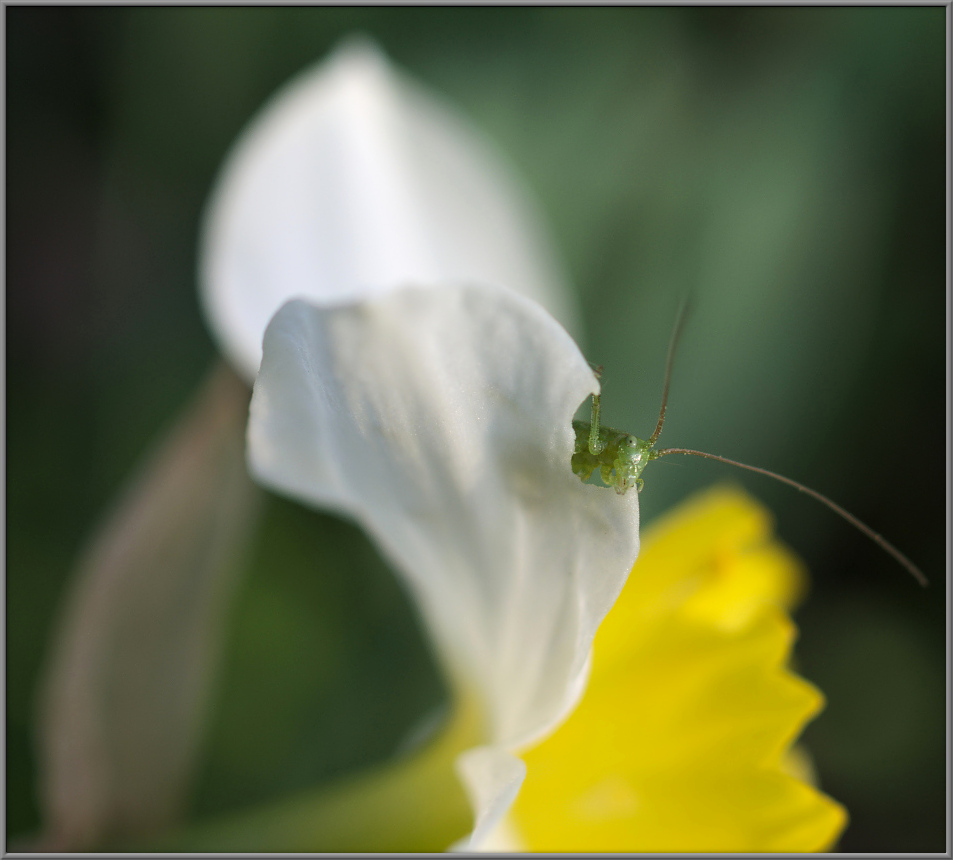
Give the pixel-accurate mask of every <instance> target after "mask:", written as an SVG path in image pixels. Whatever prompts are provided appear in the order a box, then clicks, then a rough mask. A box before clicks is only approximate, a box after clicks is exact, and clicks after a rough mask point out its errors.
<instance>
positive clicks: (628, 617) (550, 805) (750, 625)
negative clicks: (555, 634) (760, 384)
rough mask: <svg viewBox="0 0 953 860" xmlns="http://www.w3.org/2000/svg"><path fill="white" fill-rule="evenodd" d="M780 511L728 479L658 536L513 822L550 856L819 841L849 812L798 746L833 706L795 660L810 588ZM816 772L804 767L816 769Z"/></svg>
mask: <svg viewBox="0 0 953 860" xmlns="http://www.w3.org/2000/svg"><path fill="white" fill-rule="evenodd" d="M770 529H771V523H770V518H769V516H768V515H767V513H766V512H765V511H764V510H763V509H762V508H761V507H760V506H758V505H757V504H755V503H754V502H753V501H752V500H751V499H749V498H748V497H747V496H745V495H744V494H742V493H740V492H738V491H736V490H729V489H719V490H716V491H713V492H710V493H707V494H705V495H704V496H702V497H700V498H698V499H696V500H695V501H694V502H692V503H690V504H688V505H685V506H682V507H681V508H680V509H678V510H677V511H676V512H674V513H673V514H672V515H670V516H669V517H667V518H665V520H664V521H662V522H660V523H658V524H657V525H656V526H655V527H654V528H652V529H649V530H646V532H644V533H643V544H642V554H641V556H640V558H639V561H638V562H637V564H636V565H635V567H634V568H633V571H632V575H631V576H630V578H629V582H628V584H627V585H626V587H625V590H624V591H623V593H622V595H621V597H620V598H619V601H618V603H617V605H616V607H615V608H614V609H613V610H612V612H611V613H609V616H608V618H607V619H606V621H605V622H604V623H603V626H602V627H601V628H600V630H599V633H598V635H597V637H596V642H595V648H594V656H593V669H592V676H591V679H590V684H589V688H588V689H587V691H586V694H585V697H584V698H583V700H582V702H581V703H580V705H579V707H578V709H577V710H576V711H575V712H574V713H573V714H572V716H571V717H570V718H569V720H568V721H567V722H566V723H565V724H564V725H563V726H561V727H560V728H559V729H558V730H557V731H556V732H555V733H554V734H553V735H552V736H551V737H549V738H548V739H546V740H545V741H544V742H543V743H541V744H540V745H538V746H537V747H535V748H534V749H532V750H530V751H529V752H527V753H525V754H524V756H523V757H524V758H525V760H526V764H527V770H528V773H527V777H526V782H525V783H524V785H523V788H522V790H521V791H520V793H519V796H518V797H517V801H516V804H515V806H514V809H513V818H512V822H513V825H514V826H515V828H516V830H517V831H518V833H519V835H520V837H521V838H522V839H523V841H524V844H525V845H526V847H527V848H529V849H531V850H536V851H680V852H695V851H732V852H736V851H818V850H823V849H824V848H827V847H829V846H830V845H831V844H833V842H834V840H835V839H836V838H837V836H838V834H839V833H840V832H841V830H842V829H843V827H844V825H845V824H846V813H845V811H844V809H843V808H842V807H841V806H839V805H838V804H837V803H835V802H834V801H832V800H831V799H830V798H828V797H826V796H825V795H823V794H821V793H820V792H818V791H817V790H816V789H815V788H813V787H812V786H810V785H809V784H807V783H806V782H805V780H804V779H803V778H798V772H797V770H796V769H795V765H796V761H795V755H796V754H792V751H791V745H792V744H793V742H794V741H795V739H796V738H797V736H798V735H799V733H800V732H801V729H802V728H803V726H804V724H805V723H806V722H807V720H809V719H810V718H811V717H813V716H814V715H816V714H817V712H818V711H819V710H820V709H821V708H822V707H823V698H822V696H821V694H820V693H819V691H817V690H816V689H815V688H814V687H812V686H811V685H810V684H808V683H807V682H805V681H804V680H802V679H801V678H798V677H797V676H796V675H794V674H792V673H791V672H790V671H788V670H787V669H786V668H785V664H786V662H787V659H788V656H789V654H790V649H791V644H792V642H793V640H794V635H795V629H794V626H793V624H792V623H791V622H790V620H788V618H787V616H786V614H785V611H784V610H785V609H786V608H787V607H790V606H791V605H792V603H793V601H794V600H796V599H797V598H798V596H799V595H800V594H801V593H802V592H803V589H804V576H803V574H802V572H801V570H800V567H799V565H798V563H797V561H796V559H794V557H793V556H792V555H791V554H790V553H788V552H787V551H785V550H784V549H783V548H782V547H781V546H779V545H778V544H776V543H772V542H771V531H770ZM801 775H803V768H802V771H801Z"/></svg>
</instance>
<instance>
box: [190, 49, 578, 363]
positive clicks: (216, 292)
mask: <svg viewBox="0 0 953 860" xmlns="http://www.w3.org/2000/svg"><path fill="white" fill-rule="evenodd" d="M199 274H200V282H201V286H202V296H203V302H204V305H205V309H206V315H207V317H208V319H209V322H210V324H211V327H212V330H213V332H214V334H215V336H216V337H217V339H218V340H219V342H220V345H221V346H222V347H223V349H224V350H225V352H226V354H227V355H228V356H229V358H230V359H231V360H232V361H233V363H235V364H236V366H237V367H238V368H239V369H240V370H242V372H244V373H245V374H246V375H247V377H248V378H249V379H253V378H254V376H255V372H256V371H257V369H258V365H259V362H260V360H261V338H262V335H263V333H264V330H265V326H266V325H267V323H268V320H269V319H271V316H272V314H274V312H275V311H276V310H277V309H278V308H279V307H280V306H281V305H282V304H284V302H285V301H287V300H288V299H290V298H294V297H308V298H311V299H313V300H315V301H318V302H325V301H334V300H340V299H342V298H349V297H356V296H358V295H366V294H369V293H373V292H377V291H380V290H386V289H389V288H392V287H395V286H399V285H401V284H403V283H411V282H413V283H437V282H463V281H466V282H481V283H492V284H498V285H502V286H506V287H507V288H509V289H513V290H516V291H517V292H520V293H522V294H524V295H527V296H529V297H532V298H534V299H535V300H536V301H539V302H540V303H541V304H543V305H544V306H545V307H547V308H549V310H550V311H551V312H552V313H553V314H554V315H555V316H556V317H557V318H558V319H560V320H561V321H562V322H563V323H564V324H566V325H569V326H572V325H573V324H574V322H575V314H574V305H573V302H572V299H571V296H570V293H569V291H568V290H567V289H566V286H565V279H564V277H563V274H562V270H561V268H560V266H559V264H558V263H557V261H556V258H555V256H554V253H553V251H552V249H551V247H550V244H549V241H548V238H547V236H546V234H545V232H544V231H543V229H542V227H541V225H540V218H539V215H538V213H537V211H536V209H535V207H534V206H533V204H532V203H531V201H530V198H529V195H528V193H527V192H526V190H525V189H524V188H523V187H522V185H521V184H520V182H519V181H518V179H517V177H516V176H515V174H513V173H512V172H511V171H510V170H509V168H508V167H507V165H506V164H505V162H504V161H503V159H502V158H501V157H500V156H499V155H498V154H497V153H496V152H495V151H494V150H493V148H492V147H491V146H490V145H489V144H488V143H487V142H486V141H485V140H484V139H483V138H482V137H481V136H480V135H479V133H478V132H477V131H476V130H475V129H474V128H472V127H471V126H470V125H469V124H468V123H467V122H466V121H465V120H464V119H462V118H461V117H460V116H458V115H457V114H456V113H455V112H454V111H453V109H452V108H451V107H449V106H448V105H446V104H444V103H443V102H442V101H441V100H439V99H438V98H436V97H435V96H434V95H432V94H430V93H429V92H427V91H426V90H424V89H423V88H422V87H420V86H418V85H417V84H415V83H413V82H412V81H410V80H408V79H406V78H405V77H404V76H403V75H401V74H400V73H398V72H396V71H395V70H394V69H392V68H391V67H390V65H389V64H388V62H387V60H386V58H385V57H384V56H383V55H382V54H381V53H380V52H379V51H378V50H377V49H376V48H375V47H374V46H373V44H372V43H370V42H367V41H365V40H352V41H350V42H347V43H345V45H344V46H343V47H342V48H340V49H339V50H338V51H336V52H335V53H334V54H333V55H332V56H331V57H330V58H329V59H328V60H327V61H325V62H323V63H321V64H320V65H318V66H316V67H315V68H313V69H311V70H309V71H307V72H305V73H304V74H302V75H301V76H299V77H298V78H296V79H295V80H293V81H292V82H291V83H290V84H288V85H287V86H286V87H285V88H284V89H282V90H281V91H280V92H279V93H278V94H277V95H276V96H275V97H274V98H273V99H272V101H271V102H270V103H269V104H268V105H267V106H266V107H265V109H264V110H263V111H262V113H261V115H260V116H259V117H257V118H256V119H255V121H254V122H253V123H252V125H251V127H250V128H249V129H248V130H247V131H246V132H245V133H244V134H243V135H242V136H241V137H240V138H239V141H238V143H237V145H236V146H235V148H234V150H233V152H232V153H231V155H230V157H229V158H228V159H227V161H226V164H225V167H224V168H223V170H222V173H221V176H220V177H219V180H218V183H217V187H216V189H215V192H214V194H213V197H212V200H211V203H210V205H209V209H208V211H207V213H206V219H205V229H204V236H203V245H202V253H201V263H200V273H199Z"/></svg>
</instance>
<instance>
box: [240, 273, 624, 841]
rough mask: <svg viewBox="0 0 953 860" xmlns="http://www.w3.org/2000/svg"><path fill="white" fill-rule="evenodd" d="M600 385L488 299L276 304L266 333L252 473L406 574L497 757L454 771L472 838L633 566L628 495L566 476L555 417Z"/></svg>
mask: <svg viewBox="0 0 953 860" xmlns="http://www.w3.org/2000/svg"><path fill="white" fill-rule="evenodd" d="M597 390H598V383H597V381H596V379H595V377H594V376H593V374H592V371H591V369H590V368H589V366H588V364H587V363H586V361H585V359H584V358H583V356H582V354H581V353H580V352H579V349H578V347H577V346H576V344H575V343H574V342H573V340H572V339H571V338H570V337H569V335H568V334H567V333H566V332H565V330H564V329H563V328H562V327H560V326H559V324H558V323H556V322H555V320H553V319H552V317H550V316H549V314H547V313H546V312H545V311H544V310H543V309H542V308H540V307H539V306H538V305H536V304H535V303H533V302H530V301H528V300H526V299H523V298H522V297H520V296H517V295H516V294H514V293H512V292H510V291H506V290H501V289H495V288H490V287H454V286H442V287H434V288H418V287H415V288H406V289H400V290H392V291H389V292H387V293H383V294H381V295H379V296H375V297H373V298H370V299H365V300H362V301H354V302H348V303H343V304H341V305H338V306H324V307H320V306H315V305H311V304H309V303H306V302H303V301H293V302H290V303H289V304H287V305H285V306H284V307H283V308H282V309H281V310H280V311H279V312H278V313H277V314H276V315H275V317H274V319H273V321H272V322H271V324H270V325H269V327H268V330H267V333H266V335H265V342H264V359H263V362H262V367H261V371H260V373H259V376H258V381H257V383H256V385H255V391H254V395H253V397H252V404H251V418H250V423H249V431H248V443H249V463H250V466H251V468H252V471H253V473H254V474H255V475H256V476H257V477H258V478H259V479H260V480H261V481H262V482H263V483H265V484H267V485H269V486H271V487H273V488H275V489H277V490H279V491H281V492H285V493H288V494H291V495H293V496H295V497H297V498H299V499H301V500H302V501H305V502H308V503H311V504H313V505H317V506H320V507H332V508H335V509H338V510H340V511H342V512H345V513H347V514H350V515H351V516H353V517H354V518H355V519H356V520H357V521H358V522H359V523H361V525H362V526H363V527H364V528H365V529H366V530H367V531H368V533H369V534H371V535H372V536H373V537H374V538H375V539H376V541H377V542H378V544H379V545H380V546H381V548H382V550H383V551H384V553H385V554H386V555H387V556H388V558H389V559H390V561H391V562H392V564H393V565H394V567H395V568H396V569H397V571H398V572H399V573H400V574H401V575H403V577H404V578H405V580H406V582H407V585H408V587H409V588H410V590H411V592H412V594H413V596H414V597H415V599H416V602H417V605H418V606H419V608H420V611H421V614H422V616H423V619H424V622H425V624H426V626H427V627H428V629H429V631H430V633H431V635H432V637H433V639H434V641H435V643H436V646H437V649H436V651H437V655H438V657H439V659H441V660H442V661H443V662H444V666H445V669H446V671H447V674H448V677H449V678H450V680H451V682H452V683H454V684H455V687H456V692H457V694H458V696H459V697H460V698H463V699H472V698H474V697H475V698H476V700H477V703H478V705H479V706H480V707H481V708H482V710H483V713H484V716H485V719H486V732H485V735H486V743H487V745H488V746H490V747H494V748H495V750H494V751H493V752H490V753H488V752H482V753H481V754H480V756H478V757H477V758H478V759H479V761H477V760H475V759H470V762H471V763H470V764H469V765H467V764H464V763H463V762H461V765H462V767H463V772H464V774H465V775H466V776H467V778H468V782H469V786H468V787H469V790H470V791H471V796H473V797H475V798H476V799H477V800H479V802H480V805H481V808H478V809H477V810H476V812H477V816H478V820H481V816H482V820H483V821H485V823H486V827H487V829H489V827H490V826H491V825H492V824H493V820H492V819H494V818H496V817H498V815H499V814H501V813H502V812H503V811H505V807H506V806H508V800H507V799H506V798H507V797H508V798H509V799H511V788H512V786H513V779H514V778H515V777H514V772H513V771H512V768H511V767H510V768H508V767H507V766H505V764H504V763H503V762H504V761H505V760H504V759H501V756H503V755H505V754H506V753H508V752H512V751H516V750H518V749H519V748H520V747H521V746H522V745H524V744H527V743H529V742H530V741H532V740H534V739H536V738H538V737H540V736H541V735H542V734H544V733H546V732H547V731H548V730H550V729H551V728H552V727H553V726H555V725H556V724H557V723H558V722H559V721H560V720H561V719H562V718H563V717H564V716H565V715H566V713H567V712H568V711H569V710H570V709H571V708H572V706H573V705H574V703H575V702H576V700H577V699H578V696H579V695H580V693H581V690H582V687H583V685H584V683H585V677H586V672H587V667H588V659H589V653H590V647H591V643H592V638H593V636H594V634H595V631H596V627H597V626H598V624H599V622H600V621H601V620H602V618H603V616H604V615H605V613H606V612H608V610H609V608H610V607H611V606H612V603H613V602H614V600H615V599H616V597H617V595H618V594H619V591H620V590H621V588H622V585H623V583H624V581H625V578H626V576H627V574H628V572H629V569H630V568H631V566H632V563H633V561H634V560H635V557H636V555H637V553H638V540H639V530H638V494H636V493H629V494H628V495H626V496H624V497H619V496H618V495H616V494H615V493H608V492H606V491H605V490H604V489H602V488H599V487H595V486H587V485H584V484H582V483H581V482H580V481H579V479H578V478H577V477H576V476H575V475H574V474H573V472H572V469H571V467H570V458H571V455H572V451H573V442H574V434H573V430H572V426H571V421H572V417H573V415H574V413H575V411H576V409H577V407H578V406H579V405H580V404H581V403H582V402H583V401H584V400H585V399H586V398H587V397H588V395H589V394H590V393H592V392H594V391H597ZM486 756H489V757H486ZM481 761H482V764H481V763H480V762H481ZM474 762H475V763H474ZM491 765H492V766H491ZM501 772H502V773H503V774H504V776H503V777H501V776H500V774H501ZM501 792H502V793H503V794H505V795H506V797H504V798H503V800H502V801H501V800H500V799H499V798H500V796H501ZM512 793H515V790H513V792H512Z"/></svg>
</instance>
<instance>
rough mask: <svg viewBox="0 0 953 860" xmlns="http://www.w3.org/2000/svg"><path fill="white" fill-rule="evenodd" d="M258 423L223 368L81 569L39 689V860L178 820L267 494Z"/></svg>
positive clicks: (241, 388)
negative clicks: (254, 455)
mask: <svg viewBox="0 0 953 860" xmlns="http://www.w3.org/2000/svg"><path fill="white" fill-rule="evenodd" d="M247 413H248V388H247V387H246V386H245V384H244V383H243V382H242V381H241V380H240V379H238V378H237V377H236V376H235V375H234V373H232V371H231V370H230V369H229V368H228V367H227V366H226V365H224V363H223V364H222V366H221V367H220V368H219V369H218V370H217V371H216V372H215V374H214V375H213V376H212V377H211V378H210V379H209V381H208V382H207V383H206V385H205V386H204V387H203V389H202V391H201V393H200V394H199V396H198V397H197V398H196V400H195V402H194V403H193V404H192V405H191V406H190V407H189V409H188V411H187V412H186V413H185V414H184V416H183V417H182V418H181V419H180V420H179V421H178V422H177V423H176V425H175V426H174V428H173V430H172V431H171V432H170V433H169V434H168V435H166V436H165V437H163V438H162V440H161V441H160V443H159V445H158V446H157V447H156V448H155V449H154V450H153V452H152V453H151V455H150V457H149V458H148V460H147V461H146V463H145V464H144V466H143V468H142V470H141V471H140V473H139V475H138V476H136V477H135V479H134V480H133V481H132V483H131V484H130V486H129V487H128V489H127V491H126V493H125V495H124V497H122V498H121V499H120V503H119V504H118V505H117V506H116V508H115V509H114V510H113V511H112V512H111V513H110V515H109V516H107V517H106V518H105V519H104V521H103V523H102V525H101V527H100V529H99V531H98V533H97V534H96V535H95V539H94V540H93V541H92V543H91V544H90V546H89V547H88V549H87V551H86V552H85V554H84V556H83V557H82V559H81V561H80V565H79V567H78V569H77V571H76V573H75V576H74V579H73V582H72V589H71V593H70V595H69V599H68V601H67V602H66V604H65V606H64V607H63V612H62V616H61V619H60V621H59V624H58V626H57V631H56V634H57V635H56V639H55V640H54V646H53V649H52V653H51V655H50V660H49V665H48V666H47V668H46V672H45V674H44V677H43V681H42V685H41V699H40V708H39V731H38V738H37V743H38V756H39V760H40V780H39V782H40V787H39V789H40V802H41V804H42V807H43V810H44V813H45V815H44V818H45V828H46V832H45V834H44V836H43V837H42V841H41V845H42V847H39V848H38V850H48V851H86V850H90V849H93V848H96V847H97V846H100V845H102V844H103V842H104V841H107V840H109V839H116V838H117V837H118V836H122V837H123V838H125V839H127V840H128V839H136V838H142V837H143V834H150V833H154V832H155V831H156V830H157V829H160V828H162V827H167V826H169V825H170V824H172V823H174V822H176V821H177V819H178V818H179V817H180V816H181V814H182V810H183V808H184V806H185V802H186V799H187V795H188V790H189V778H190V775H191V774H192V772H193V770H194V765H195V759H196V755H197V753H198V744H199V738H200V736H201V731H202V728H203V725H204V720H203V718H204V715H205V712H206V708H207V705H208V700H209V694H210V692H211V690H212V684H211V683H210V681H211V679H212V678H213V677H214V670H215V667H216V666H217V664H218V658H219V652H220V649H221V642H222V638H223V637H222V635H221V633H222V627H223V625H224V616H225V612H226V609H227V608H228V602H229V597H230V596H231V594H232V593H233V592H234V588H235V577H236V576H237V575H238V574H239V573H240V572H241V566H240V565H237V564H236V563H235V559H236V557H237V556H239V555H240V553H241V551H242V550H243V548H244V546H245V544H246V541H247V538H248V535H249V534H250V531H251V526H252V524H253V521H254V516H255V514H256V512H257V500H258V497H259V494H260V491H259V490H258V488H257V487H255V485H254V484H253V483H252V482H251V480H250V479H249V477H248V474H247V470H246V468H245V460H244V456H243V455H244V448H245V446H244V431H245V423H246V420H247V418H246V416H247Z"/></svg>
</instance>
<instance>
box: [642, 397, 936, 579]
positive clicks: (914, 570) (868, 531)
mask: <svg viewBox="0 0 953 860" xmlns="http://www.w3.org/2000/svg"><path fill="white" fill-rule="evenodd" d="M665 392H666V394H667V393H668V380H667V379H666V383H665ZM664 416H665V401H664V399H663V400H662V415H661V417H659V428H661V426H662V418H663V417H664ZM659 428H657V429H656V431H655V434H656V436H657V435H658V433H659ZM653 438H654V437H653ZM652 453H653V454H655V458H653V459H658V458H659V457H664V456H666V455H667V454H691V455H692V456H693V457H704V458H705V459H706V460H717V461H718V462H719V463H727V464H728V465H729V466H737V467H738V468H739V469H747V470H748V471H749V472H757V473H758V474H759V475H767V476H768V477H769V478H774V480H776V481H780V482H781V483H782V484H788V485H789V486H791V487H794V489H796V490H799V491H800V492H802V493H807V494H808V495H809V496H812V497H813V498H815V499H817V500H818V501H819V502H821V503H822V504H825V505H827V507H829V508H830V509H831V510H832V511H833V512H834V513H835V514H840V515H841V516H842V517H843V518H844V519H845V520H847V522H849V523H850V524H851V525H852V526H854V527H855V528H857V529H859V530H860V531H861V532H863V533H864V534H865V535H867V537H869V538H870V539H871V540H872V541H873V542H874V543H875V544H877V545H878V546H879V547H880V548H881V549H884V550H886V551H887V552H889V553H890V555H892V556H893V557H894V558H895V559H896V560H897V561H899V562H900V564H902V565H903V566H904V567H905V568H906V569H907V570H908V571H909V572H910V573H911V574H913V577H914V579H916V581H917V582H919V583H920V585H922V586H924V588H925V587H926V586H927V585H928V582H927V578H926V577H925V576H924V575H923V572H922V571H921V570H920V568H919V567H917V566H916V565H915V564H914V563H913V562H912V561H910V559H909V558H907V557H906V556H905V555H904V554H903V553H902V552H900V550H899V549H897V548H896V547H895V546H894V545H893V544H892V543H890V542H889V541H888V540H886V539H885V538H883V537H882V536H881V535H879V534H877V532H875V531H874V530H873V529H872V528H870V526H868V525H866V524H864V523H862V522H861V521H860V520H859V519H857V517H855V516H854V515H853V514H852V513H849V512H848V511H845V510H844V509H843V508H842V507H841V506H840V505H838V504H837V503H836V502H833V501H831V500H830V499H829V498H827V496H825V495H823V494H822V493H819V492H817V490H812V489H811V488H810V487H805V486H804V484H801V483H798V482H797V481H793V480H791V478H785V477H784V475H779V474H777V472H769V471H768V470H767V469H762V468H760V467H759V466H749V465H748V464H747V463H739V462H738V461H737V460H729V459H728V458H727V457H719V456H718V455H717V454H706V453H705V452H704V451H695V450H694V449H692V448H662V449H661V450H658V451H653V452H652Z"/></svg>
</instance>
